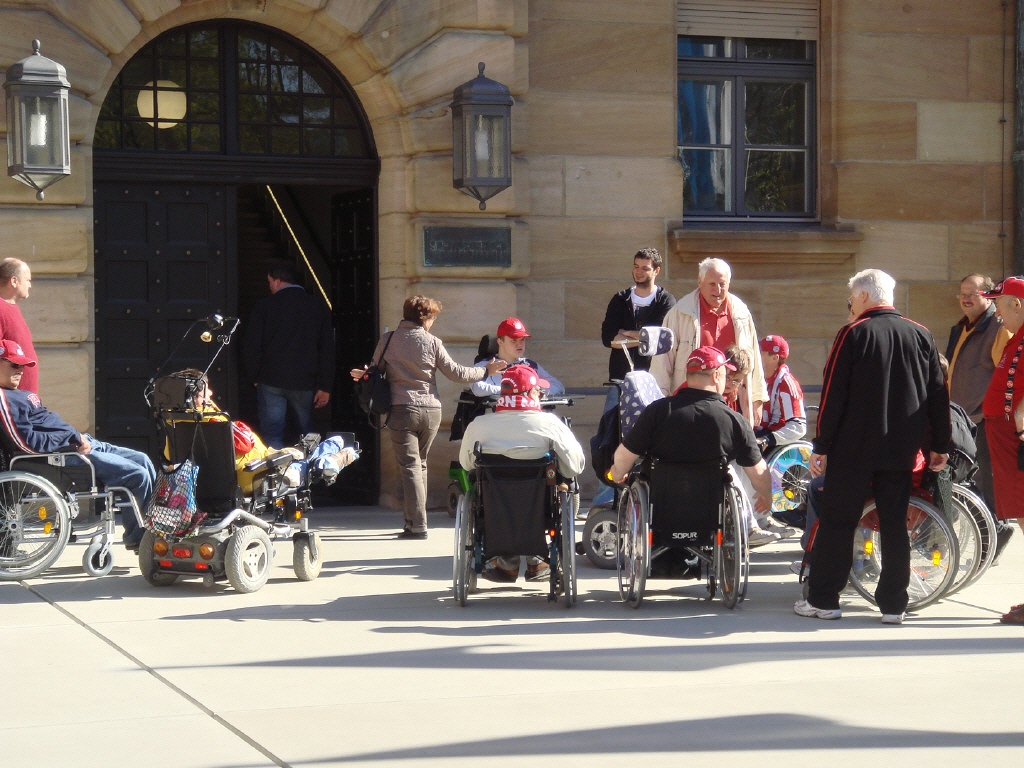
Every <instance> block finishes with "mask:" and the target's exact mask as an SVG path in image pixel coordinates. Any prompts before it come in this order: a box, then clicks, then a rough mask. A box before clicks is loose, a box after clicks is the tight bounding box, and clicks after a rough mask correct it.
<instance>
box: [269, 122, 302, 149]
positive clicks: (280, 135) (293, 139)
mask: <svg viewBox="0 0 1024 768" xmlns="http://www.w3.org/2000/svg"><path fill="white" fill-rule="evenodd" d="M301 139H302V133H301V131H300V129H298V128H280V127H275V128H271V129H270V152H271V154H274V155H297V154H299V142H300V141H301Z"/></svg>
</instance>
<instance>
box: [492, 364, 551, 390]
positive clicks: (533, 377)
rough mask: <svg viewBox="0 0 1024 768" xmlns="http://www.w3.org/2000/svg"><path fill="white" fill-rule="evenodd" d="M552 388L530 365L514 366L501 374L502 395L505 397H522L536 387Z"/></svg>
mask: <svg viewBox="0 0 1024 768" xmlns="http://www.w3.org/2000/svg"><path fill="white" fill-rule="evenodd" d="M550 386H551V382H549V381H547V380H545V379H542V378H541V377H540V376H539V375H538V374H537V372H536V371H535V370H533V368H531V367H530V366H528V365H512V366H509V367H508V368H506V369H505V370H504V371H503V372H502V374H501V394H503V395H522V394H524V393H526V392H529V391H530V390H531V389H533V388H534V387H540V388H541V389H547V388H548V387H550Z"/></svg>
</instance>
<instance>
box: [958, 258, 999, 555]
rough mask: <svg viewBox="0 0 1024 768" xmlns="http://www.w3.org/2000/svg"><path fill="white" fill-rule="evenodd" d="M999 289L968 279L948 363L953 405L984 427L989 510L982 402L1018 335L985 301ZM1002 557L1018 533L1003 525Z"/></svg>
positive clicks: (985, 481)
mask: <svg viewBox="0 0 1024 768" xmlns="http://www.w3.org/2000/svg"><path fill="white" fill-rule="evenodd" d="M993 288H995V283H993V282H992V278H990V277H986V276H985V275H977V274H974V275H968V276H967V277H965V278H964V279H963V280H961V281H960V291H959V293H957V296H956V298H957V301H958V302H959V303H960V309H961V311H962V312H963V313H964V316H963V317H961V318H960V322H958V323H957V324H956V325H954V326H953V327H952V328H950V329H949V343H948V344H947V346H946V360H948V361H949V399H950V400H952V401H953V402H954V403H956V404H957V405H959V406H960V407H961V408H963V409H964V410H965V411H967V415H968V416H970V417H971V421H973V422H974V423H975V424H976V425H977V427H978V433H977V435H975V438H974V442H975V443H976V444H977V447H978V453H977V456H976V458H975V460H976V461H977V462H978V471H977V473H976V474H975V476H974V480H975V482H976V483H977V485H978V490H979V491H980V492H981V497H982V498H983V499H984V500H985V504H986V505H988V508H989V509H991V510H995V508H996V502H995V495H994V494H993V493H992V461H991V459H990V458H989V453H988V439H987V437H986V436H985V419H984V417H983V416H982V413H981V401H982V400H983V399H984V397H985V392H986V390H987V389H988V384H989V381H991V379H992V372H993V371H994V370H995V368H996V364H997V363H998V362H999V358H1001V357H1002V355H1003V348H1004V347H1005V346H1006V342H1007V341H1009V340H1010V336H1011V335H1012V334H1011V333H1010V332H1009V331H1008V330H1006V329H1005V328H1004V327H1003V323H1002V321H1001V320H1000V319H999V318H998V317H997V316H996V305H995V302H993V301H992V299H986V298H985V297H984V296H982V293H983V292H985V291H991V290H992V289H993ZM997 525H999V530H998V532H997V534H996V535H997V539H998V541H997V544H996V557H997V558H998V557H999V553H1000V552H1001V551H1002V549H1003V547H1005V546H1006V544H1007V543H1008V542H1009V541H1010V537H1011V536H1012V535H1013V528H1012V527H1011V526H1010V525H1009V524H1007V523H1005V522H1003V521H998V523H997Z"/></svg>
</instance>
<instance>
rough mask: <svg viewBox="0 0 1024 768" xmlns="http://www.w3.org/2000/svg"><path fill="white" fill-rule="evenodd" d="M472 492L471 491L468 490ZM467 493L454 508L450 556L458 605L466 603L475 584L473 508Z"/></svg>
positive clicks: (453, 585) (453, 586)
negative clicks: (453, 545)
mask: <svg viewBox="0 0 1024 768" xmlns="http://www.w3.org/2000/svg"><path fill="white" fill-rule="evenodd" d="M470 493H472V491H470ZM470 506H471V505H470V502H469V495H467V494H462V496H460V497H459V505H458V507H457V508H456V510H455V554H454V556H453V558H452V588H453V591H454V592H455V600H456V601H457V602H458V603H459V605H465V604H466V598H467V597H468V596H469V593H470V592H472V591H473V589H474V587H475V586H476V567H475V563H474V562H473V547H474V542H473V510H472V509H470Z"/></svg>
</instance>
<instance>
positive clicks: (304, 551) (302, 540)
mask: <svg viewBox="0 0 1024 768" xmlns="http://www.w3.org/2000/svg"><path fill="white" fill-rule="evenodd" d="M314 551H315V552H316V554H313V553H314ZM323 564H324V550H323V542H322V541H321V540H320V534H318V533H314V532H309V533H303V534H299V535H297V536H296V537H295V541H294V544H293V548H292V568H293V569H294V570H295V576H296V577H297V578H298V580H299V581H312V580H313V579H315V578H316V577H317V576H319V575H320V568H321V567H322V566H323Z"/></svg>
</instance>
